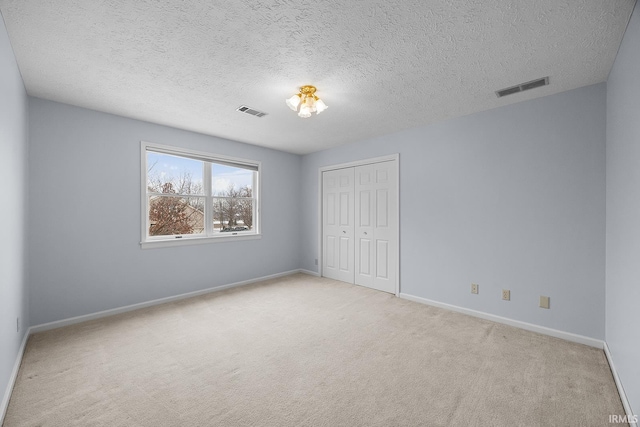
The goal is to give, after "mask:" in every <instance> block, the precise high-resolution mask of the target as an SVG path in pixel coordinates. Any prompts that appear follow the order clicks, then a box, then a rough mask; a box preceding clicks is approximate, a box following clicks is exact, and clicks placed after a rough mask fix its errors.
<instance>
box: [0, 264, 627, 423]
mask: <svg viewBox="0 0 640 427" xmlns="http://www.w3.org/2000/svg"><path fill="white" fill-rule="evenodd" d="M610 414H619V415H622V414H624V411H623V408H622V405H621V403H620V399H619V396H618V394H617V392H616V388H615V385H614V382H613V378H612V376H611V372H610V370H609V367H608V365H607V362H606V359H605V356H604V354H603V352H602V351H601V350H598V349H595V348H590V347H586V346H583V345H579V344H573V343H569V342H566V341H563V340H559V339H555V338H550V337H547V336H543V335H538V334H536V333H532V332H527V331H523V330H519V329H516V328H512V327H509V326H505V325H501V324H496V323H492V322H489V321H485V320H480V319H476V318H473V317H468V316H465V315H462V314H458V313H453V312H449V311H446V310H442V309H439V308H434V307H428V306H425V305H421V304H417V303H414V302H410V301H406V300H402V299H399V298H396V297H394V296H392V295H389V294H385V293H382V292H377V291H373V290H370V289H366V288H362V287H358V286H353V285H348V284H345V283H341V282H336V281H332V280H328V279H322V278H315V277H311V276H307V275H295V276H289V277H285V278H282V279H277V280H270V281H266V282H262V283H260V284H256V285H250V286H245V287H242V288H237V289H232V290H228V291H223V292H215V293H211V294H208V295H205V296H201V297H196V298H192V299H188V300H183V301H179V302H175V303H170V304H165V305H161V306H156V307H151V308H147V309H142V310H138V311H135V312H130V313H126V314H122V315H117V316H113V317H109V318H104V319H100V320H95V321H90V322H86V323H82V324H78V325H74V326H70V327H65V328H60V329H56V330H52V331H48V332H43V333H39V334H35V335H33V336H32V337H31V338H30V339H29V342H28V345H27V349H26V352H25V355H24V359H23V363H22V366H21V368H20V372H19V375H18V380H17V383H16V386H15V389H14V392H13V395H12V397H11V401H10V404H9V408H8V413H7V416H6V419H5V422H4V426H5V427H13V426H65V427H66V426H519V425H523V426H602V425H608V420H609V415H610Z"/></svg>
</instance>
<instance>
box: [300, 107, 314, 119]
mask: <svg viewBox="0 0 640 427" xmlns="http://www.w3.org/2000/svg"><path fill="white" fill-rule="evenodd" d="M298 116H300V117H302V118H303V119H306V118H308V117H311V108H309V107H308V106H307V104H306V103H305V104H304V105H303V106H302V107H300V112H299V113H298Z"/></svg>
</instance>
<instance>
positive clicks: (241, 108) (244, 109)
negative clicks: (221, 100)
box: [236, 105, 267, 117]
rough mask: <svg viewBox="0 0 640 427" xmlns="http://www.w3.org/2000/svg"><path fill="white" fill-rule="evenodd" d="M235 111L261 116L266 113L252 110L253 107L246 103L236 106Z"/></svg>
mask: <svg viewBox="0 0 640 427" xmlns="http://www.w3.org/2000/svg"><path fill="white" fill-rule="evenodd" d="M236 111H240V112H241V113H247V114H251V115H252V116H256V117H263V116H266V115H267V113H263V112H262V111H258V110H254V109H253V108H251V107H247V106H246V105H241V106H239V107H238V108H236Z"/></svg>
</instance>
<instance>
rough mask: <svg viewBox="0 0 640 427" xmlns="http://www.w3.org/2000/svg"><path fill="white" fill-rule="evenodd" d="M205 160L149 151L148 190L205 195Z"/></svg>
mask: <svg viewBox="0 0 640 427" xmlns="http://www.w3.org/2000/svg"><path fill="white" fill-rule="evenodd" d="M202 177H203V162H202V161H200V160H194V159H189V158H186V157H179V156H172V155H170V154H163V153H156V152H153V151H147V191H148V192H152V193H166V194H171V193H172V194H189V195H190V194H197V195H204V185H203V180H202Z"/></svg>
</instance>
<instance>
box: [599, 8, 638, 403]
mask: <svg viewBox="0 0 640 427" xmlns="http://www.w3.org/2000/svg"><path fill="white" fill-rule="evenodd" d="M638 73H640V9H639V8H638V6H637V5H636V8H635V11H634V13H633V15H632V17H631V22H630V23H629V27H628V28H627V32H626V33H625V36H624V39H623V41H622V45H621V46H620V50H619V52H618V56H617V58H616V62H615V64H614V66H613V69H612V71H611V73H610V74H609V79H608V81H607V297H606V313H607V320H606V323H607V335H606V340H607V344H608V345H609V349H610V350H611V354H612V356H613V361H614V364H615V367H616V370H617V371H618V374H619V376H620V379H621V381H622V385H623V387H624V389H625V392H626V394H627V397H628V399H629V402H630V404H631V408H632V409H633V410H634V411H635V412H634V413H635V414H639V413H640V317H639V316H638V313H639V312H640V80H639V79H638Z"/></svg>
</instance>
